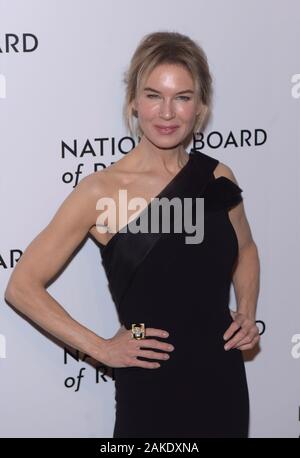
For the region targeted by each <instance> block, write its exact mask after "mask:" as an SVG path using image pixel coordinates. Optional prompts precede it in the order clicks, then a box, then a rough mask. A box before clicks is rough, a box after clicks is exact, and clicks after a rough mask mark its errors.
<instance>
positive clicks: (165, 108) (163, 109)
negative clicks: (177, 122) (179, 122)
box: [159, 100, 174, 119]
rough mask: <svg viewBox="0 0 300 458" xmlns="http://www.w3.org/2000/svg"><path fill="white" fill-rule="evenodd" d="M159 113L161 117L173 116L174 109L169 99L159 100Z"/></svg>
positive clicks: (169, 117) (168, 117)
mask: <svg viewBox="0 0 300 458" xmlns="http://www.w3.org/2000/svg"><path fill="white" fill-rule="evenodd" d="M159 115H160V117H161V118H163V119H172V118H174V110H173V107H172V103H171V101H168V100H166V101H162V102H161V106H160V113H159Z"/></svg>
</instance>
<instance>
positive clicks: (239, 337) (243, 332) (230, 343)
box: [224, 329, 249, 350]
mask: <svg viewBox="0 0 300 458" xmlns="http://www.w3.org/2000/svg"><path fill="white" fill-rule="evenodd" d="M246 337H248V338H249V335H248V332H247V331H246V330H245V329H241V330H240V331H239V332H238V333H237V334H236V335H235V336H234V337H232V339H230V340H229V341H228V342H227V343H226V345H224V348H225V350H230V349H231V348H232V347H234V346H235V345H237V344H239V342H241V340H242V339H245V338H246Z"/></svg>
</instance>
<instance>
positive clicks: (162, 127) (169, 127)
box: [155, 126, 179, 134]
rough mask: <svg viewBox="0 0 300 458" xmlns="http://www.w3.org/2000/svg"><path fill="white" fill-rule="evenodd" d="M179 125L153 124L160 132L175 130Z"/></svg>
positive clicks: (169, 132) (165, 132) (168, 132)
mask: <svg viewBox="0 0 300 458" xmlns="http://www.w3.org/2000/svg"><path fill="white" fill-rule="evenodd" d="M178 127H179V126H155V128H156V129H157V130H158V131H159V132H160V133H161V134H171V133H173V132H175V130H176V129H178Z"/></svg>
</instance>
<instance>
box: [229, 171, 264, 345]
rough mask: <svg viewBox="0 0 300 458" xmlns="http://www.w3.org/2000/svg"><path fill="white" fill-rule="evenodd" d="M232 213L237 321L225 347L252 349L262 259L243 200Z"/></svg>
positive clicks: (257, 337) (254, 339) (230, 216)
mask: <svg viewBox="0 0 300 458" xmlns="http://www.w3.org/2000/svg"><path fill="white" fill-rule="evenodd" d="M222 166H223V169H222V174H223V175H225V176H226V177H227V178H229V179H230V180H232V181H233V182H234V183H236V184H237V185H238V183H237V181H236V179H235V176H234V175H233V173H232V171H231V169H230V168H229V167H227V166H225V165H223V164H222ZM228 215H229V218H230V221H231V223H232V225H233V228H234V230H235V233H236V236H237V239H238V246H239V253H238V259H237V264H236V268H235V271H234V274H233V277H232V281H233V286H234V291H235V296H236V301H237V311H236V312H234V311H233V310H231V311H230V313H231V316H232V318H233V320H234V321H233V322H232V323H231V325H230V326H229V328H228V329H227V330H226V332H225V333H224V340H226V341H227V342H226V344H225V345H224V348H225V350H230V349H231V348H238V349H239V350H249V349H252V348H253V347H254V346H255V345H257V343H258V342H259V339H260V336H259V329H258V327H257V326H256V323H255V316H256V307H257V299H258V293H259V277H260V262H259V256H258V250H257V246H256V244H255V242H254V240H253V238H252V234H251V229H250V226H249V223H248V220H247V217H246V214H245V209H244V204H243V201H242V202H240V203H239V204H238V205H236V206H235V207H234V208H232V209H231V210H229V212H228ZM233 334H234V337H232V336H233Z"/></svg>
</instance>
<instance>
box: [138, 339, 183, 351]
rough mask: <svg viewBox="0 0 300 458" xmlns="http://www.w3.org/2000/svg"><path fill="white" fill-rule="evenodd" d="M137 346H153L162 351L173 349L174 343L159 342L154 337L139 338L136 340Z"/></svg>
mask: <svg viewBox="0 0 300 458" xmlns="http://www.w3.org/2000/svg"><path fill="white" fill-rule="evenodd" d="M138 346H139V347H140V348H144V347H147V348H155V349H158V350H163V351H173V350H174V345H172V344H168V343H165V342H159V341H158V340H155V339H141V340H139V341H138Z"/></svg>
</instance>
